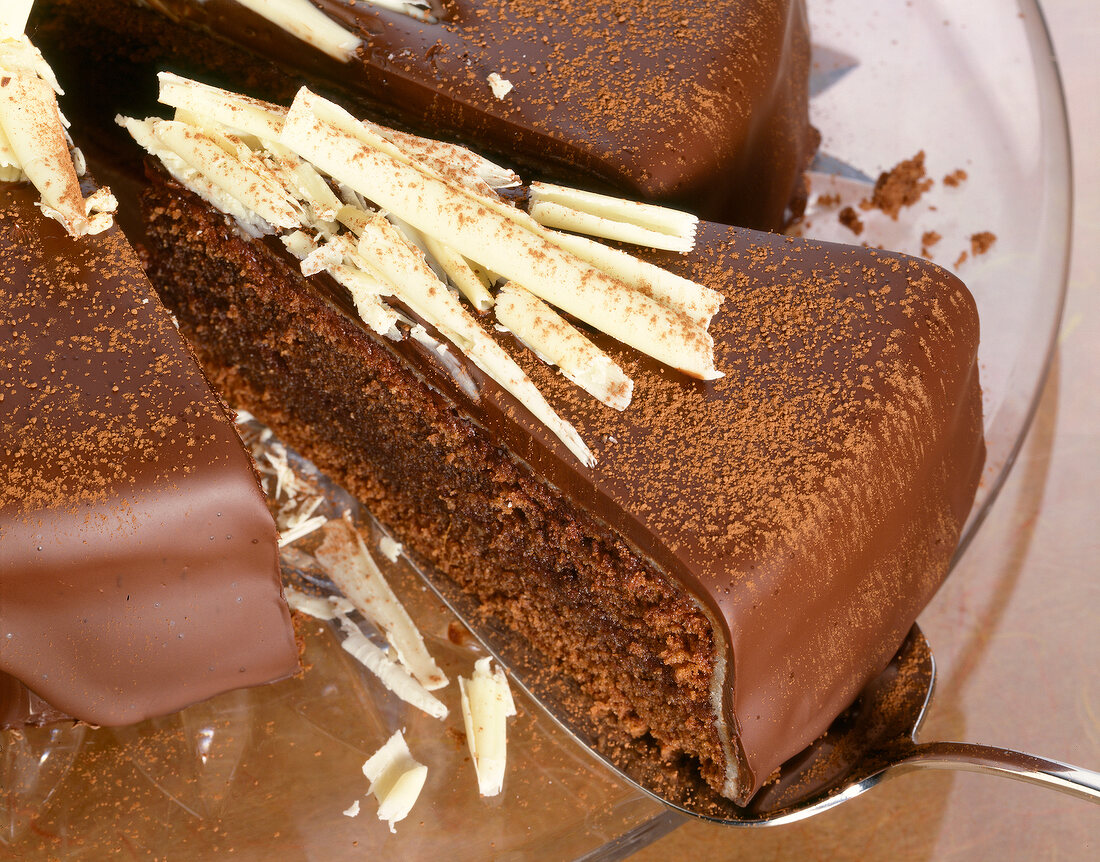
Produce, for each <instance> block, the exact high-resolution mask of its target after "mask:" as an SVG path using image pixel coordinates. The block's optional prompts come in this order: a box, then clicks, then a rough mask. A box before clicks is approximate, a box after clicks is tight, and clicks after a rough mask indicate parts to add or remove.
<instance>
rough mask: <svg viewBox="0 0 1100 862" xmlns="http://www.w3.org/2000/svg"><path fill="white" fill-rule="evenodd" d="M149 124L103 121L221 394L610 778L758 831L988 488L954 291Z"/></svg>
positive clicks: (321, 140)
mask: <svg viewBox="0 0 1100 862" xmlns="http://www.w3.org/2000/svg"><path fill="white" fill-rule="evenodd" d="M162 96H163V98H164V100H165V101H166V102H167V103H168V104H170V105H172V106H174V107H175V108H176V118H175V120H172V121H159V120H145V121H139V120H132V119H131V120H124V121H123V122H124V123H125V125H126V127H127V128H128V129H129V130H130V131H131V133H132V134H133V135H134V137H135V138H136V139H137V140H138V141H139V142H140V143H141V144H142V146H143V147H145V148H146V149H147V150H148V151H149V152H151V153H154V154H156V155H157V157H158V159H157V162H154V164H153V166H152V167H151V169H150V175H149V177H150V185H149V188H148V190H147V192H146V193H145V197H144V211H145V216H146V225H145V227H146V230H147V241H148V251H149V261H150V270H149V271H150V275H151V278H152V279H153V281H154V283H155V284H156V285H157V287H158V289H159V290H160V291H161V292H162V294H163V296H164V298H165V300H166V301H167V303H168V304H169V306H170V307H172V308H173V309H174V310H175V312H176V313H177V314H178V315H179V318H180V322H181V326H182V328H183V331H184V332H185V333H186V334H187V335H188V336H189V337H190V338H191V339H193V341H194V343H195V344H196V349H197V350H198V352H199V355H200V359H201V360H202V362H203V364H204V366H205V367H206V369H207V371H208V373H209V374H210V375H211V377H212V379H214V381H215V382H216V384H217V385H218V386H219V387H220V388H221V389H222V391H223V392H224V393H226V395H227V397H229V398H230V399H231V400H232V401H233V402H234V403H239V404H241V405H242V406H245V407H247V408H248V409H249V410H251V411H252V412H254V413H255V414H256V415H257V416H260V417H262V418H263V419H264V420H265V421H266V422H268V423H270V424H271V426H272V427H273V428H275V429H276V431H277V432H278V433H279V435H280V436H281V437H282V438H283V439H285V440H286V441H288V442H289V443H291V444H293V445H294V446H296V447H297V448H299V449H300V450H301V451H303V452H304V453H306V454H308V455H309V456H310V457H311V458H312V459H314V460H315V462H316V463H317V464H318V465H319V466H320V467H322V469H324V470H325V471H327V472H329V473H330V474H331V475H332V476H334V477H335V478H337V479H338V480H339V481H341V482H342V483H344V484H345V485H346V486H347V487H348V488H349V489H350V490H352V491H353V492H354V493H355V494H356V495H357V496H359V497H360V498H361V499H362V500H363V501H364V502H365V503H366V504H367V505H368V506H369V507H370V508H371V510H372V511H373V512H374V513H375V514H376V515H377V516H378V517H379V518H380V519H381V520H382V521H383V522H384V523H386V524H387V525H388V526H389V528H390V529H391V530H392V531H393V533H394V535H395V537H396V538H398V539H399V540H400V541H401V542H402V543H403V544H404V546H405V547H406V548H407V549H410V550H411V552H412V553H413V554H414V555H416V556H417V557H418V558H419V559H420V560H421V561H422V562H424V563H426V564H428V565H429V567H430V569H431V570H432V571H433V572H435V573H436V576H437V577H439V578H440V579H442V581H443V582H445V584H446V588H447V589H449V590H458V591H461V593H462V594H463V595H464V596H465V597H466V598H467V599H468V600H469V603H470V605H471V606H472V607H475V608H476V613H478V614H480V615H481V616H482V617H483V618H484V620H485V621H486V622H488V621H489V620H492V621H493V623H494V624H496V625H500V626H502V627H504V629H505V630H507V631H510V632H511V633H512V635H513V636H514V637H515V638H517V639H520V640H522V641H523V642H524V643H526V644H527V646H528V647H529V651H530V652H531V653H532V654H533V655H535V656H537V657H538V660H539V661H540V662H541V663H542V665H543V666H544V668H545V669H546V670H547V672H550V673H553V674H556V675H559V676H561V677H562V678H565V679H568V680H570V681H571V683H572V684H573V686H574V691H575V698H574V700H573V703H572V704H571V706H572V708H573V709H574V711H575V712H576V713H577V715H578V716H579V720H581V721H586V722H588V723H589V724H590V725H591V726H593V727H594V733H593V737H594V738H595V739H596V741H597V744H599V745H600V746H601V747H602V748H603V749H604V750H605V752H607V753H608V754H609V755H610V756H612V757H618V756H626V754H627V752H628V750H629V753H630V754H631V756H633V755H635V754H637V753H638V752H639V751H640V752H642V753H644V754H647V755H648V756H650V757H652V758H653V759H654V760H655V761H657V762H659V763H663V764H665V765H666V766H669V767H674V768H676V769H686V768H691V764H692V763H694V764H696V766H697V768H698V769H699V770H700V771H701V774H702V775H703V776H704V778H705V779H706V780H707V781H708V782H709V783H710V785H711V786H712V787H713V788H714V789H715V790H716V791H718V792H720V793H722V794H723V795H725V796H727V797H729V798H731V799H735V800H739V801H742V802H743V801H745V800H747V799H748V798H749V797H751V795H752V794H753V793H754V792H755V791H756V790H757V789H758V788H759V787H760V786H761V784H762V783H763V782H764V781H765V780H766V779H767V778H768V776H769V775H770V774H771V773H772V772H773V770H774V769H775V768H776V767H777V766H779V765H780V764H781V763H782V762H783V761H784V760H786V759H787V758H789V757H791V756H792V755H794V754H796V753H797V752H798V751H799V750H801V749H802V748H803V747H805V746H806V745H808V744H809V743H810V742H811V741H812V740H813V739H815V738H816V737H817V736H819V735H820V734H821V733H822V732H823V731H824V730H825V729H826V727H828V725H829V724H830V722H831V721H832V720H833V719H834V718H835V717H836V716H837V715H838V713H840V712H841V711H842V710H843V709H844V708H845V707H846V706H848V704H850V703H851V701H852V700H853V698H855V697H856V695H857V694H858V692H859V691H860V689H861V688H862V687H863V686H864V685H865V684H866V683H867V682H868V680H870V679H871V678H873V677H874V676H875V675H876V674H877V673H878V672H879V671H880V670H881V669H882V668H883V667H884V666H885V664H886V663H887V661H888V660H889V659H890V657H891V656H892V655H893V653H894V652H895V651H896V649H897V647H898V645H899V644H900V643H901V641H902V639H903V637H904V635H905V633H906V632H907V631H908V629H909V627H910V625H911V624H912V622H913V620H914V618H915V617H916V615H917V613H918V612H919V611H920V610H921V608H922V607H923V606H924V605H925V603H926V602H927V601H928V599H929V598H930V597H931V595H932V594H933V593H934V591H935V589H936V588H937V586H938V585H939V583H940V582H941V581H942V579H943V577H944V576H945V574H946V571H947V566H948V562H949V560H950V557H951V554H952V551H953V549H954V546H955V543H956V541H957V538H958V535H959V530H960V527H961V525H962V523H963V521H964V520H965V518H966V515H967V512H968V510H969V507H970V504H971V500H972V498H973V493H974V490H975V487H976V485H977V482H978V477H979V474H980V469H981V465H982V460H983V454H984V447H983V443H982V433H981V403H980V393H979V387H978V378H977V369H976V364H975V354H976V347H977V339H978V323H977V317H976V313H975V309H974V304H973V301H972V299H971V297H970V296H969V294H968V293H967V291H966V289H965V287H964V286H963V285H962V284H961V283H960V282H959V281H958V280H957V279H955V278H954V277H952V276H951V275H949V274H948V273H946V272H944V271H942V270H940V269H938V268H937V267H935V266H933V265H931V264H929V263H926V262H923V261H919V260H916V259H913V258H907V257H904V256H901V255H896V254H890V253H884V252H878V251H874V250H869V249H862V248H849V247H840V246H830V245H825V244H819V243H813V242H808V241H796V240H791V239H787V238H784V237H780V236H775V235H770V234H761V233H756V232H753V231H749V230H742V229H737V228H729V227H724V226H721V225H717V224H710V223H703V224H700V225H699V226H698V236H697V237H696V238H695V239H694V242H692V237H691V236H690V235H691V233H692V232H693V231H694V230H695V226H694V225H693V224H692V222H691V220H690V219H686V220H685V219H684V218H683V216H682V214H676V213H669V212H668V211H659V210H653V209H646V208H641V209H637V208H636V205H633V204H630V203H628V202H623V201H610V200H607V199H603V198H593V197H592V196H589V195H583V194H577V193H575V192H572V191H570V190H568V189H555V188H547V187H539V186H535V187H533V188H532V189H530V190H529V195H528V194H527V190H525V193H524V194H517V193H516V191H515V190H514V189H513V191H512V192H510V193H509V194H510V195H511V199H512V200H521V201H523V202H524V203H525V204H526V205H527V206H528V209H529V210H530V212H531V213H536V211H538V210H539V209H540V205H541V204H544V203H547V202H549V203H555V202H556V203H557V204H558V205H559V207H561V208H562V209H564V210H566V211H567V212H566V214H565V215H564V216H562V213H561V212H558V213H557V215H558V216H561V217H562V218H565V219H566V221H569V220H570V219H571V220H572V221H571V223H572V224H575V225H586V226H587V227H588V228H591V229H592V230H593V232H598V233H602V235H605V236H618V237H620V238H622V237H624V236H626V235H628V234H632V233H636V229H641V230H644V231H650V233H649V234H643V235H645V236H652V235H653V234H661V235H662V236H663V237H664V238H663V239H661V240H660V241H661V242H666V240H667V243H666V244H668V245H670V246H674V245H678V244H684V245H685V247H688V248H690V249H691V250H689V251H687V252H686V253H677V252H668V251H666V252H658V251H653V250H650V251H643V252H640V253H639V254H638V256H637V257H635V256H634V255H632V254H627V253H625V252H624V251H622V247H621V246H617V245H614V244H612V245H605V244H602V243H597V242H594V241H592V240H588V239H586V238H584V237H578V236H576V235H573V234H563V233H560V232H558V231H556V230H552V229H550V228H548V227H546V226H545V225H544V224H542V223H541V222H540V221H537V220H536V219H535V218H534V217H532V215H529V214H528V211H527V210H525V209H524V208H523V207H519V206H515V205H514V204H513V203H509V202H508V200H506V199H505V197H506V196H505V197H502V196H501V195H500V194H498V193H496V192H493V191H491V190H490V188H489V183H488V182H487V181H486V177H490V178H500V176H501V175H500V173H499V172H498V171H496V170H494V168H493V166H491V165H487V163H485V162H484V160H482V159H480V158H478V157H476V156H474V155H472V154H470V153H468V152H466V151H462V150H458V149H455V148H453V147H450V146H447V145H439V144H434V143H432V142H430V141H424V140H422V139H415V138H411V137H409V136H405V135H402V134H399V133H395V132H393V131H392V130H387V129H384V128H382V127H380V126H377V125H374V124H371V123H358V122H356V121H355V120H353V119H352V118H350V117H348V115H346V114H345V113H344V112H343V111H341V110H340V109H339V108H337V107H336V106H335V105H333V104H331V103H328V102H326V101H325V100H323V99H319V98H318V97H316V96H314V95H313V94H311V93H309V92H308V91H302V93H300V94H299V96H298V98H297V99H296V100H295V103H294V106H293V107H292V108H291V110H290V112H289V114H288V113H287V112H286V110H285V109H281V108H278V107H276V106H273V105H265V104H262V103H257V102H255V101H251V100H246V99H242V98H239V97H235V96H233V95H232V94H227V93H220V92H217V91H214V90H212V89H210V88H207V87H205V86H202V85H196V84H194V83H193V82H187V81H182V80H181V79H178V78H175V77H173V76H164V77H162ZM158 162H159V163H158ZM322 174H324V175H326V176H327V177H328V178H329V181H327V182H325V181H321V178H322V177H321V175H322ZM337 193H338V194H337ZM372 204H375V205H378V206H381V207H382V208H383V210H384V211H385V213H388V218H387V217H386V216H385V215H384V213H383V212H378V211H376V210H375V209H374V207H373V206H372ZM543 216H545V212H543ZM624 224H625V225H626V227H623V225H624ZM429 265H430V266H431V267H435V268H436V269H435V270H433V269H432V268H430V267H429ZM303 273H309V274H310V275H308V276H306V275H303ZM457 291H461V292H462V295H463V296H464V297H466V298H465V299H460V298H459V293H458V292H457ZM551 306H556V308H557V309H558V311H559V312H564V314H559V313H558V312H555V311H554V310H553V309H552V308H551ZM628 345H629V346H628ZM551 363H552V364H555V365H558V366H559V368H560V370H561V371H562V374H558V372H557V371H556V370H554V369H553V368H552V367H551ZM582 390H584V391H582Z"/></svg>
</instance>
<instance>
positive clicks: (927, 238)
mask: <svg viewBox="0 0 1100 862" xmlns="http://www.w3.org/2000/svg"><path fill="white" fill-rule="evenodd" d="M941 239H943V237H942V236H941V235H940V234H939V233H938V232H936V231H934V230H926V231H925V232H924V233H922V234H921V237H920V253H921V257H927V258H929V259H931V258H932V246H934V245H935V244H936V243H938V242H939V241H940V240H941Z"/></svg>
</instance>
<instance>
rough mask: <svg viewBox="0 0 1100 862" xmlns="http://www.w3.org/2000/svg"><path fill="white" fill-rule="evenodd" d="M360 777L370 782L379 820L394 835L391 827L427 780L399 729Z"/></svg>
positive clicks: (369, 762) (408, 810) (423, 767)
mask: <svg viewBox="0 0 1100 862" xmlns="http://www.w3.org/2000/svg"><path fill="white" fill-rule="evenodd" d="M363 774H364V775H365V776H366V777H367V779H368V780H369V781H370V790H369V791H368V792H369V793H371V794H373V795H374V797H375V798H376V799H377V800H378V819H379V820H385V821H386V822H387V823H388V824H389V826H390V832H396V831H397V830H396V829H394V825H393V824H395V823H397V822H398V821H399V820H404V819H405V818H406V817H408V815H409V812H410V811H412V807H413V806H414V805H415V804H416V800H417V798H419V796H420V791H421V790H422V789H423V787H424V781H425V780H426V779H427V777H428V767H426V766H424V764H422V763H417V762H416V761H415V760H414V759H413V756H412V752H410V751H409V746H408V745H407V744H406V743H405V737H404V736H403V735H402V733H401V731H400V730H399V731H397V733H395V734H394V735H393V736H391V737H390V738H389V739H388V740H387V741H386V744H385V745H383V746H382V747H381V748H380V749H378V751H376V752H375V753H374V754H373V755H371V757H370V759H369V760H367V762H366V763H364V764H363Z"/></svg>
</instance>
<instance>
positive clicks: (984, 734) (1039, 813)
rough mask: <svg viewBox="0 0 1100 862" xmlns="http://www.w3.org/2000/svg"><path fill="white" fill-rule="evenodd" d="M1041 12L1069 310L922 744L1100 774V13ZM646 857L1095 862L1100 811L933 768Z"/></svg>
mask: <svg viewBox="0 0 1100 862" xmlns="http://www.w3.org/2000/svg"><path fill="white" fill-rule="evenodd" d="M1043 9H1044V12H1045V14H1046V17H1047V22H1048V25H1049V27H1050V29H1051V32H1052V35H1053V39H1054V43H1055V50H1056V54H1057V56H1058V60H1059V63H1060V66H1061V70H1062V75H1063V82H1064V85H1065V89H1066V97H1067V101H1068V103H1069V115H1070V126H1071V135H1072V143H1073V156H1074V166H1073V167H1074V175H1075V179H1074V195H1075V206H1074V236H1073V257H1072V265H1071V270H1070V289H1069V296H1068V299H1067V304H1066V309H1065V314H1064V317H1063V321H1062V328H1061V333H1060V337H1059V345H1058V349H1057V352H1056V355H1055V358H1054V364H1053V366H1052V368H1051V373H1050V376H1049V379H1048V380H1047V383H1046V387H1045V390H1044V393H1043V397H1042V402H1041V404H1040V406H1039V412H1038V415H1037V417H1036V420H1035V423H1034V425H1033V427H1032V429H1031V431H1030V433H1029V435H1028V439H1027V441H1026V442H1025V444H1024V448H1023V451H1022V452H1021V454H1020V457H1019V460H1018V462H1017V464H1016V466H1015V468H1014V470H1013V473H1012V475H1011V476H1010V477H1009V479H1008V482H1007V484H1006V486H1005V488H1004V490H1003V491H1002V493H1001V496H1000V499H999V500H997V502H996V503H995V504H994V507H993V510H992V511H991V513H990V515H989V518H988V520H987V522H986V523H985V524H984V525H983V527H982V528H981V530H980V531H979V533H978V535H977V537H976V538H975V539H974V542H973V544H972V545H971V547H970V548H969V549H968V550H967V552H966V553H965V555H964V556H963V558H962V560H961V561H960V562H959V564H958V566H957V567H956V569H955V572H954V574H953V575H952V577H951V578H950V579H949V581H948V583H947V585H946V586H945V588H944V589H943V590H942V591H941V592H940V594H939V595H938V596H937V597H936V599H935V600H934V601H933V603H932V605H931V606H930V607H929V608H928V609H927V610H926V611H925V613H924V614H923V615H922V617H921V625H922V627H923V629H924V631H925V634H926V635H927V636H928V639H929V641H930V643H931V644H932V648H933V651H934V652H935V655H936V661H937V666H938V669H939V676H938V683H937V690H936V696H935V700H934V702H933V706H932V710H931V713H930V715H929V719H928V722H927V724H926V726H925V729H924V731H923V733H922V738H923V739H961V740H967V741H973V742H986V743H990V744H995V745H1002V746H1006V747H1011V748H1018V749H1023V750H1025V751H1031V752H1033V753H1036V754H1041V755H1046V756H1048V757H1053V758H1056V759H1059V760H1063V761H1067V762H1069V763H1076V764H1079V765H1082V766H1087V767H1090V768H1093V769H1100V504H1098V498H1100V392H1098V389H1100V370H1098V366H1100V326H1098V324H1100V166H1098V164H1097V156H1098V155H1100V152H1098V147H1097V143H1096V142H1097V138H1098V137H1100V93H1098V90H1100V2H1098V0H1045V2H1043ZM634 858H635V859H637V860H639V862H650V860H652V862H657V860H665V859H694V860H710V859H741V858H745V859H750V858H751V859H754V860H769V859H810V860H816V859H842V860H847V859H891V860H895V859H896V860H923V859H936V860H940V859H1095V858H1100V807H1098V806H1095V805H1090V804H1089V803H1086V802H1081V801H1077V800H1074V799H1070V798H1068V797H1064V796H1062V795H1060V794H1057V793H1053V792H1051V791H1047V790H1043V789H1040V788H1036V787H1032V786H1029V785H1025V784H1021V783H1018V782H1013V781H1007V780H1005V779H1001V778H996V777H993V776H986V775H973V774H965V773H949V772H926V773H920V774H915V775H908V776H903V777H901V778H898V779H896V780H893V781H890V782H887V783H886V784H884V785H880V786H879V787H878V788H875V789H874V790H873V791H871V792H870V793H867V794H865V795H863V796H861V797H859V798H857V799H855V800H853V801H852V802H850V803H847V804H845V805H842V806H840V807H839V808H836V809H833V810H832V811H829V812H826V813H825V814H822V815H819V816H818V817H815V818H812V819H810V820H808V821H804V822H803V823H800V824H795V825H793V826H785V827H780V828H773V829H764V830H740V829H729V828H723V827H718V826H713V825H710V824H705V823H701V822H694V821H693V822H690V823H688V824H686V825H685V826H682V827H680V828H679V829H677V830H676V831H675V832H673V833H672V834H671V835H669V836H667V837H666V838H664V839H662V840H661V841H658V842H657V843H656V844H654V845H652V846H651V847H649V848H647V849H646V850H644V851H642V852H641V853H639V854H638V855H637V856H635V857H634Z"/></svg>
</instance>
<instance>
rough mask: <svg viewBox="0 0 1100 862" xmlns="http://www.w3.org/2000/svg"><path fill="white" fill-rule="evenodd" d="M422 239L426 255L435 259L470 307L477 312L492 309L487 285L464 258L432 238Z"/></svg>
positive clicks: (491, 297)
mask: <svg viewBox="0 0 1100 862" xmlns="http://www.w3.org/2000/svg"><path fill="white" fill-rule="evenodd" d="M423 238H424V245H425V247H426V248H427V250H428V254H430V255H431V256H432V257H433V258H435V261H436V262H437V263H438V264H439V266H440V268H441V269H442V270H443V271H444V272H445V273H446V274H447V278H449V279H450V280H451V284H453V285H454V286H455V287H457V288H458V289H459V291H460V292H461V293H462V295H463V296H465V297H466V298H467V299H468V300H470V305H472V306H473V307H474V308H476V309H477V310H478V311H486V310H488V309H490V308H492V307H493V295H492V294H491V293H489V288H488V285H486V284H485V282H484V281H482V280H481V277H480V276H479V275H478V274H477V272H475V271H474V268H473V267H472V266H470V264H469V262H468V261H467V260H466V258H464V257H463V256H462V255H460V254H459V253H458V252H457V251H455V250H454V249H453V248H451V247H450V246H449V245H445V244H444V243H442V242H440V241H439V240H437V239H434V238H433V237H430V236H427V235H424V237H423Z"/></svg>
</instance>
